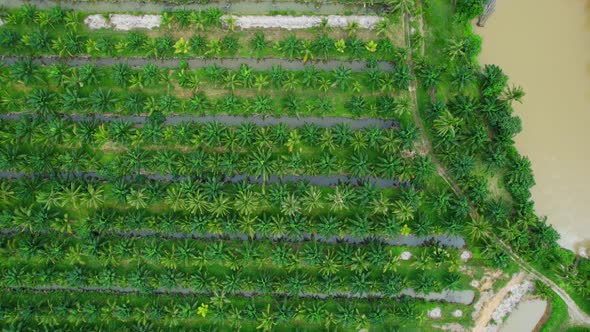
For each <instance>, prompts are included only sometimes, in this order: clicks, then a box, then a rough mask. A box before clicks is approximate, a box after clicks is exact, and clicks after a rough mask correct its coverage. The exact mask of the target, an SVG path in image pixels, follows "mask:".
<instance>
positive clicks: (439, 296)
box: [6, 285, 475, 305]
mask: <svg viewBox="0 0 590 332" xmlns="http://www.w3.org/2000/svg"><path fill="white" fill-rule="evenodd" d="M6 289H7V290H10V291H34V292H99V293H114V294H138V293H139V294H141V293H142V292H141V291H140V290H139V289H136V288H131V287H125V288H122V287H97V286H87V287H67V286H57V285H54V286H36V287H26V286H21V287H7V288H6ZM151 293H152V294H158V295H160V294H161V295H166V294H171V295H206V296H211V295H213V292H211V291H197V290H194V289H190V288H188V289H187V288H173V289H170V288H157V289H155V290H154V291H153V292H151ZM269 294H270V295H272V296H273V297H281V298H282V297H293V296H297V297H299V298H311V299H320V300H325V299H329V298H337V299H388V298H394V297H391V296H387V295H385V294H383V293H381V292H369V293H362V294H353V293H351V292H335V293H333V294H324V293H298V294H297V295H293V294H289V293H282V292H281V293H279V292H272V293H263V292H257V291H235V292H230V293H228V294H227V295H232V296H241V297H246V298H252V297H258V296H268V295H269ZM401 296H408V297H413V298H417V299H423V300H426V301H443V302H450V303H457V304H464V305H468V304H471V303H472V302H473V299H474V297H475V293H474V292H473V291H472V290H458V291H454V290H446V291H443V292H441V293H435V292H432V293H429V294H417V293H416V292H415V291H414V290H413V289H411V288H408V289H404V290H403V291H401V292H400V293H399V295H398V296H396V297H401Z"/></svg>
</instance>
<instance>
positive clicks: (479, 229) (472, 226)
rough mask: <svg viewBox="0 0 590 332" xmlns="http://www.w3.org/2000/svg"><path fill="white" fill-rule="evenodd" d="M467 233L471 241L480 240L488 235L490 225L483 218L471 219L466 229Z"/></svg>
mask: <svg viewBox="0 0 590 332" xmlns="http://www.w3.org/2000/svg"><path fill="white" fill-rule="evenodd" d="M466 230H467V233H468V234H469V236H471V238H472V239H473V240H481V239H483V238H485V237H487V236H488V234H489V233H490V231H491V230H492V229H491V225H490V223H489V222H487V221H486V220H485V219H484V218H483V217H477V218H471V221H470V222H469V223H468V224H467V227H466Z"/></svg>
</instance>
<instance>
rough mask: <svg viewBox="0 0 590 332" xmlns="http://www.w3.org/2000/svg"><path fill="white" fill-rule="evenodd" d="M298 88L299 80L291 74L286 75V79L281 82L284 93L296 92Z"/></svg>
mask: <svg viewBox="0 0 590 332" xmlns="http://www.w3.org/2000/svg"><path fill="white" fill-rule="evenodd" d="M298 86H299V80H298V79H297V76H296V75H295V73H293V72H289V73H287V77H286V78H285V80H284V81H283V90H285V91H293V90H296V89H297V87H298Z"/></svg>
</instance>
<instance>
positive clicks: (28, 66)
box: [0, 59, 413, 93]
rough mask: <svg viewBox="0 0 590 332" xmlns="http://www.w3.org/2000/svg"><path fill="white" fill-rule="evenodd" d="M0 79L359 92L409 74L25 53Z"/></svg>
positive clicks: (398, 84)
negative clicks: (171, 65) (44, 61)
mask: <svg viewBox="0 0 590 332" xmlns="http://www.w3.org/2000/svg"><path fill="white" fill-rule="evenodd" d="M2 69H3V70H2V71H0V82H2V83H3V84H6V85H8V84H10V83H13V82H14V83H22V84H24V85H27V86H33V87H34V86H47V85H48V84H49V85H51V86H54V87H56V88H60V89H63V88H66V89H67V88H69V89H83V88H96V87H104V86H113V85H115V86H118V87H121V88H126V87H128V88H132V89H136V90H140V91H141V90H143V89H146V88H157V87H165V88H166V89H167V90H168V91H170V90H172V89H174V87H175V86H180V87H182V88H184V89H189V90H192V91H198V90H199V89H200V88H201V86H202V85H213V86H214V87H215V88H220V89H227V90H230V91H232V92H233V91H234V90H236V89H256V90H258V91H259V92H260V91H262V90H265V91H268V90H279V91H280V90H282V91H283V92H290V91H298V90H307V89H312V90H320V91H322V92H328V91H334V90H336V91H334V92H337V91H338V90H340V92H347V91H352V92H355V93H360V92H398V91H403V90H407V88H408V86H409V84H410V82H411V81H412V80H413V78H412V76H411V75H410V73H409V69H408V68H407V66H406V65H405V64H401V65H397V66H396V67H395V68H394V69H393V70H392V71H383V70H380V69H379V68H378V66H377V63H374V62H371V63H368V69H367V70H366V71H364V72H361V73H353V71H352V69H351V68H350V67H347V66H344V65H340V66H338V67H337V68H335V69H333V70H332V71H325V70H318V69H317V68H316V67H315V66H313V65H311V66H306V67H305V69H303V70H297V71H293V70H285V69H284V68H283V67H282V66H281V65H273V66H272V67H271V68H270V70H266V71H256V70H253V69H252V67H250V66H248V65H247V64H242V65H241V66H240V68H239V69H237V70H230V69H227V68H224V67H221V66H219V65H217V64H212V65H208V66H206V67H204V68H201V69H197V70H194V71H193V70H191V69H190V68H189V66H188V65H187V64H186V63H185V62H182V63H181V64H180V67H179V68H177V69H175V70H171V69H168V68H160V67H158V66H157V65H156V64H154V63H148V64H145V65H143V66H142V67H141V68H138V69H134V68H132V67H131V66H129V65H128V64H126V63H118V64H115V65H113V66H111V67H98V66H97V65H96V64H94V63H91V62H89V63H86V64H83V65H81V66H79V67H77V66H68V65H66V64H65V63H55V64H53V65H51V66H38V65H36V64H35V63H34V62H33V60H31V59H24V60H20V61H17V62H16V63H14V64H13V65H11V66H7V67H5V68H2Z"/></svg>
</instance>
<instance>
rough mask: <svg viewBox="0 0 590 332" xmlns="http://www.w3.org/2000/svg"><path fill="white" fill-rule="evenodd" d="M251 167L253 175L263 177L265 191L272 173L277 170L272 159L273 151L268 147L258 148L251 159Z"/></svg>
mask: <svg viewBox="0 0 590 332" xmlns="http://www.w3.org/2000/svg"><path fill="white" fill-rule="evenodd" d="M249 169H250V171H251V172H252V174H253V175H255V176H258V177H260V178H261V179H262V190H263V193H264V187H265V184H266V182H267V181H268V178H269V177H270V175H271V174H273V173H274V171H275V162H274V160H273V159H272V152H271V151H270V150H268V149H266V150H262V149H258V150H256V152H254V153H253V154H252V157H251V159H250V162H249Z"/></svg>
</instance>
